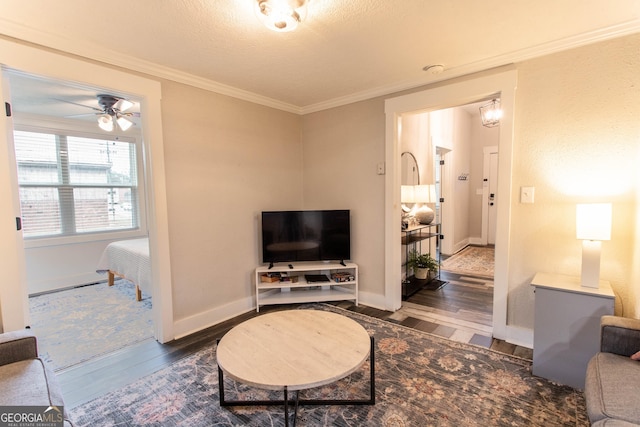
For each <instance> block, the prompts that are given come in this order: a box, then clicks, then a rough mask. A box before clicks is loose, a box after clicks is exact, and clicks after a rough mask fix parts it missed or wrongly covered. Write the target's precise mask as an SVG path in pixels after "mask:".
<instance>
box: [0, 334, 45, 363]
mask: <svg viewBox="0 0 640 427" xmlns="http://www.w3.org/2000/svg"><path fill="white" fill-rule="evenodd" d="M36 357H38V343H37V340H36V337H35V335H33V333H32V332H31V331H28V330H22V331H15V332H6V333H4V334H0V366H1V365H7V364H9V363H13V362H18V361H20V360H25V359H34V358H36Z"/></svg>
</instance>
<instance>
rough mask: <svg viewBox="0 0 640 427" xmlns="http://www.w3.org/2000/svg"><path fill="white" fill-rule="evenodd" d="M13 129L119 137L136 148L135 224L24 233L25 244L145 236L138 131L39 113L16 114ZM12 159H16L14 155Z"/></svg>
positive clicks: (143, 179) (93, 137)
mask: <svg viewBox="0 0 640 427" xmlns="http://www.w3.org/2000/svg"><path fill="white" fill-rule="evenodd" d="M14 130H17V131H24V132H38V133H47V134H54V135H58V134H63V135H67V136H74V137H80V138H92V139H103V140H107V139H111V140H113V139H118V140H120V141H125V142H130V143H133V144H134V146H135V149H136V168H137V171H136V173H137V181H138V184H137V192H138V227H137V228H135V229H128V230H105V231H96V232H89V233H79V234H72V235H60V236H43V237H37V236H34V237H27V238H24V247H25V248H38V247H45V246H55V245H64V244H74V243H86V242H94V241H103V240H114V239H118V240H120V239H133V238H136V237H142V236H147V233H148V230H147V220H146V218H147V215H146V192H145V185H144V184H145V173H144V162H143V158H144V157H143V155H144V154H143V141H142V136H141V135H140V133H139V132H135V131H133V132H129V133H126V134H125V133H119V132H113V133H112V132H109V133H108V134H107V133H104V132H102V133H101V132H100V131H99V130H98V129H97V124H96V125H95V128H94V126H93V123H84V122H79V121H72V120H64V119H57V118H42V117H38V116H30V115H24V116H23V117H17V116H16V117H15V120H14ZM13 160H14V162H15V161H16V159H15V155H14V159H13Z"/></svg>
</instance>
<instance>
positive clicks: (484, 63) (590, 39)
mask: <svg viewBox="0 0 640 427" xmlns="http://www.w3.org/2000/svg"><path fill="white" fill-rule="evenodd" d="M638 32H640V19H633V20H630V21H627V22H624V23H622V24H618V25H613V26H609V27H605V28H601V29H598V30H594V31H591V32H588V33H583V34H580V35H577V36H572V37H567V38H564V39H560V40H555V41H552V42H549V43H544V44H540V45H538V46H534V47H531V48H527V49H521V50H518V51H513V52H509V53H507V54H504V55H499V56H495V57H493V58H487V59H483V60H481V61H477V62H472V63H468V64H463V65H461V66H458V67H452V68H446V67H445V71H444V72H442V73H441V74H437V75H435V76H425V77H424V78H421V79H415V80H408V81H404V82H400V83H396V84H393V85H388V86H382V87H378V88H375V89H371V90H366V91H362V92H358V93H355V94H351V95H348V96H344V97H340V98H334V99H330V100H328V101H323V102H319V103H317V104H311V105H307V106H304V107H301V114H303V115H304V114H310V113H314V112H318V111H322V110H327V109H330V108H335V107H340V106H343V105H347V104H352V103H354V102H360V101H366V100H367V99H372V98H377V97H380V96H387V95H390V94H393V93H397V92H402V91H405V90H411V89H415V88H418V87H421V86H426V85H430V84H434V83H438V82H442V81H445V80H450V79H453V78H456V77H461V76H464V75H468V74H473V73H477V72H480V71H486V70H490V69H493V68H498V67H502V66H505V65H509V64H515V63H518V62H522V61H526V60H529V59H534V58H538V57H541V56H545V55H550V54H552V53H557V52H561V51H564V50H569V49H573V48H577V47H580V46H585V45H588V44H592V43H597V42H600V41H604V40H610V39H614V38H617V37H623V36H626V35H630V34H635V33H638Z"/></svg>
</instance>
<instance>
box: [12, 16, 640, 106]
mask: <svg viewBox="0 0 640 427" xmlns="http://www.w3.org/2000/svg"><path fill="white" fill-rule="evenodd" d="M637 32H640V19H633V20H630V21H627V22H624V23H621V24H617V25H612V26H609V27H605V28H601V29H598V30H594V31H591V32H587V33H583V34H580V35H577V36H572V37H567V38H564V39H560V40H555V41H552V42H549V43H544V44H541V45H538V46H534V47H531V48H527V49H522V50H518V51H514V52H509V53H507V54H504V55H499V56H496V57H493V58H488V59H485V60H482V61H477V62H473V63H469V64H464V65H461V66H458V67H452V68H449V69H445V71H444V72H443V73H442V74H438V75H436V76H428V77H424V78H421V79H415V80H408V81H403V82H398V83H394V84H392V85H385V86H381V87H378V88H375V89H371V90H366V91H362V92H358V93H354V94H350V95H347V96H343V97H338V98H334V99H330V100H327V101H323V102H319V103H315V104H310V105H306V106H297V105H293V104H289V103H286V102H282V101H279V100H277V99H273V98H269V97H266V96H263V95H259V94H256V93H253V92H249V91H246V90H242V89H238V88H235V87H233V86H229V85H225V84H223V83H219V82H216V81H213V80H210V79H206V78H203V77H199V76H196V75H194V74H190V73H186V72H183V71H180V70H176V69H174V68H170V67H166V66H163V65H159V64H156V63H153V62H150V61H144V60H141V59H139V58H134V57H131V56H128V55H123V54H121V53H118V52H116V51H113V50H111V49H105V48H103V47H99V46H97V45H94V44H92V43H88V42H85V41H82V40H76V39H71V38H69V37H65V36H60V35H57V34H51V33H48V32H45V31H41V30H38V29H34V28H31V27H28V26H25V25H22V24H18V23H15V22H12V21H9V20H6V19H4V18H2V17H0V34H2V35H4V36H6V37H10V38H13V39H17V40H18V41H24V42H28V43H33V44H36V45H40V46H44V47H47V48H50V49H55V50H58V51H61V52H64V53H69V54H73V55H78V56H81V57H84V58H87V59H91V60H95V61H99V62H103V63H106V64H110V65H114V66H118V67H122V68H125V69H128V70H132V71H137V72H140V73H144V74H148V75H150V76H154V77H159V78H163V79H167V80H171V81H174V82H177V83H183V84H186V85H190V86H193V87H197V88H200V89H204V90H208V91H211V92H215V93H218V94H221V95H226V96H229V97H233V98H237V99H241V100H244V101H248V102H252V103H255V104H259V105H263V106H266V107H271V108H275V109H278V110H282V111H287V112H290V113H294V114H298V115H304V114H310V113H314V112H318V111H322V110H326V109H330V108H335V107H339V106H343V105H347V104H351V103H354V102H360V101H365V100H368V99H372V98H376V97H380V96H386V95H390V94H393V93H396V92H401V91H404V90H410V89H414V88H417V87H420V86H425V85H429V84H433V83H437V82H441V81H444V80H449V79H452V78H455V77H460V76H463V75H467V74H472V73H476V72H480V71H485V70H489V69H492V68H496V67H500V66H503V65H508V64H513V63H517V62H521V61H525V60H528V59H533V58H536V57H540V56H544V55H549V54H552V53H556V52H560V51H563V50H567V49H572V48H575V47H579V46H584V45H587V44H591V43H596V42H599V41H603V40H609V39H613V38H617V37H622V36H625V35H629V34H634V33H637Z"/></svg>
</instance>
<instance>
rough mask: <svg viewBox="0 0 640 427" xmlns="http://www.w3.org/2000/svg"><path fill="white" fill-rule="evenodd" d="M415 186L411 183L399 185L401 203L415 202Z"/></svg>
mask: <svg viewBox="0 0 640 427" xmlns="http://www.w3.org/2000/svg"><path fill="white" fill-rule="evenodd" d="M414 187H415V186H413V185H403V186H401V187H400V202H401V203H415V202H416V193H415V188H414Z"/></svg>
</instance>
